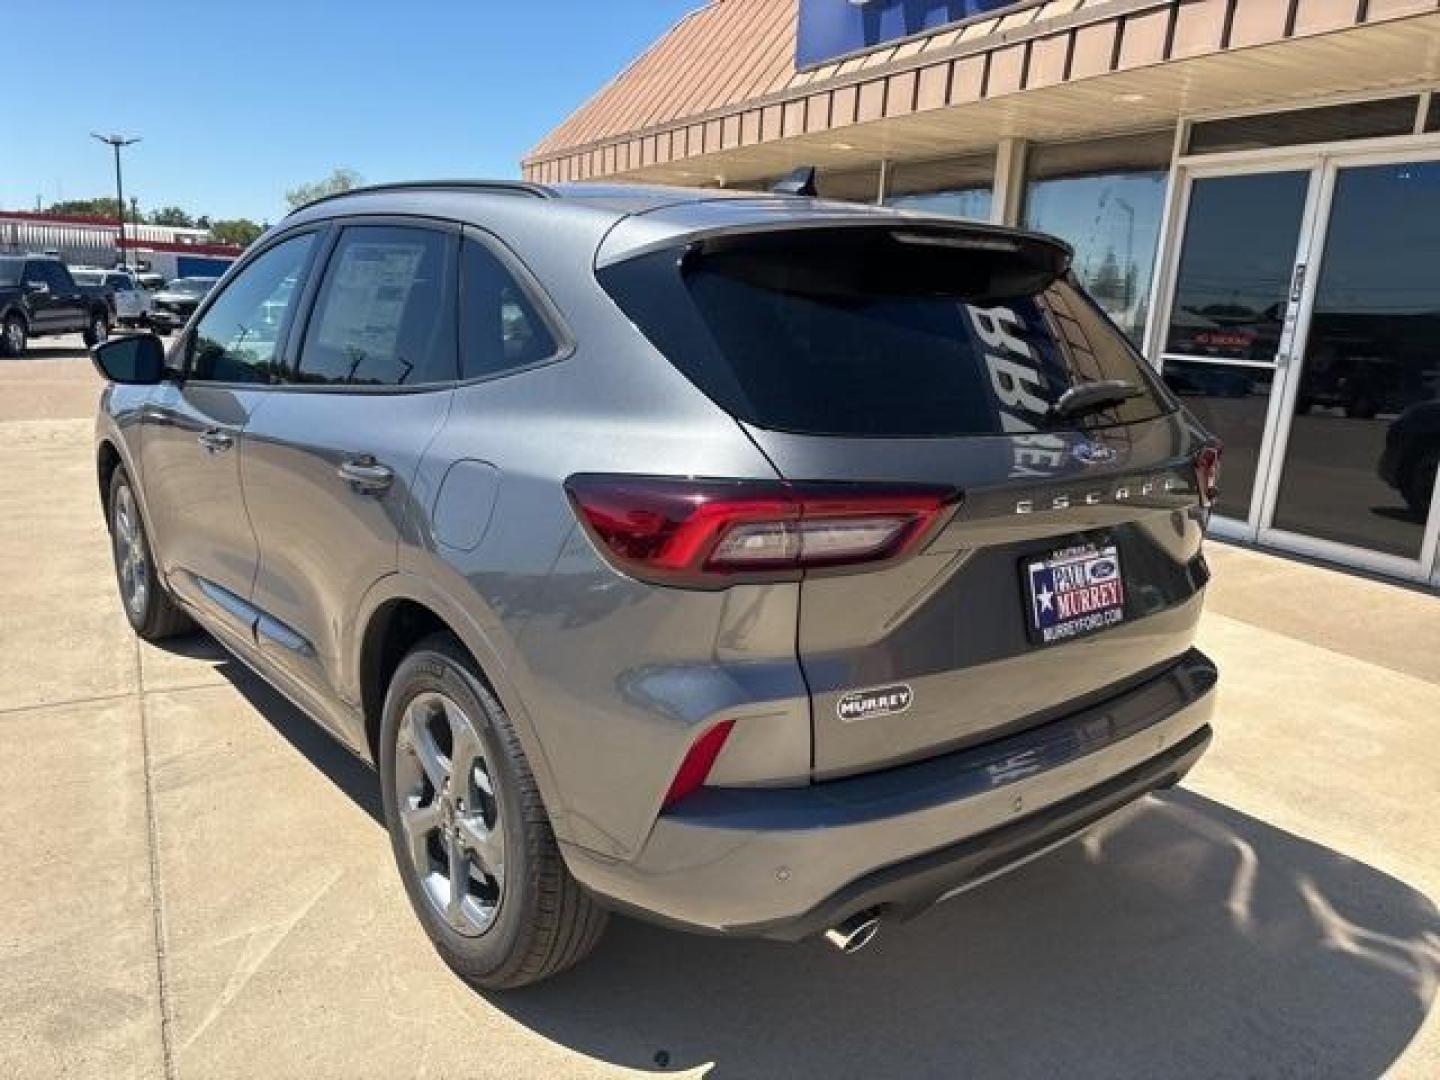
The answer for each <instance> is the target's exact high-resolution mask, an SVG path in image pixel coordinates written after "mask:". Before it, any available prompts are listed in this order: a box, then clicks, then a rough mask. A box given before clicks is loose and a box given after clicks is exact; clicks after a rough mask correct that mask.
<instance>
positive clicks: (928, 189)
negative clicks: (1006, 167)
mask: <svg viewBox="0 0 1440 1080" xmlns="http://www.w3.org/2000/svg"><path fill="white" fill-rule="evenodd" d="M994 183H995V155H994V154H975V155H970V156H968V157H957V158H943V159H941V160H938V161H913V162H912V161H901V162H895V163H893V164H892V165H891V166H890V172H889V175H888V176H887V177H886V185H885V186H886V195H885V205H886V206H895V207H899V208H900V209H902V210H923V211H925V212H926V213H930V214H945V215H947V216H949V217H957V218H965V219H967V220H969V221H989V220H990V205H991V197H992V193H993V186H994Z"/></svg>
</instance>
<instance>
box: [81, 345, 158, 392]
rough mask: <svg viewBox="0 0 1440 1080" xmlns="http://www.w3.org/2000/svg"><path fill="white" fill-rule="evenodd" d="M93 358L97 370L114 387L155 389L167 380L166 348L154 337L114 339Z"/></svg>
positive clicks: (103, 346)
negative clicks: (117, 384) (118, 384)
mask: <svg viewBox="0 0 1440 1080" xmlns="http://www.w3.org/2000/svg"><path fill="white" fill-rule="evenodd" d="M90 356H91V359H92V360H93V361H94V364H95V370H96V371H98V372H99V373H100V374H101V376H102V377H104V378H105V379H108V380H109V381H110V382H112V383H120V384H121V385H124V386H154V385H155V384H156V383H158V382H160V381H161V380H162V379H163V378H164V377H165V346H164V345H162V344H161V343H160V339H159V338H158V337H156V336H155V335H154V334H132V335H131V336H129V337H117V338H111V339H110V340H109V341H107V342H105V343H104V344H102V345H97V346H95V348H93V349H92V350H90Z"/></svg>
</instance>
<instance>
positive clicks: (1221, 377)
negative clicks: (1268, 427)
mask: <svg viewBox="0 0 1440 1080" xmlns="http://www.w3.org/2000/svg"><path fill="white" fill-rule="evenodd" d="M1274 379H1275V369H1274V367H1273V366H1271V365H1269V364H1216V363H1210V362H1206V361H1204V360H1182V359H1179V358H1177V357H1173V356H1170V357H1166V358H1165V385H1167V386H1168V387H1170V389H1171V390H1172V391H1174V392H1175V394H1176V395H1178V396H1179V398H1180V400H1181V402H1183V403H1184V405H1185V407H1186V408H1187V409H1189V410H1190V411H1191V412H1192V413H1194V414H1195V418H1196V419H1198V420H1199V421H1200V423H1202V424H1203V425H1205V429H1206V430H1207V431H1209V432H1211V433H1212V434H1214V435H1216V436H1218V437H1219V439H1220V441H1221V442H1222V443H1224V445H1225V466H1224V471H1223V473H1222V482H1221V484H1220V496H1219V498H1218V499H1216V500H1215V512H1216V513H1217V514H1219V515H1221V516H1222V517H1228V518H1234V519H1235V520H1237V521H1245V520H1247V519H1248V518H1249V517H1250V498H1251V496H1252V495H1253V494H1254V492H1255V470H1256V466H1257V465H1258V464H1259V461H1260V446H1261V443H1262V442H1263V440H1264V437H1265V414H1266V411H1267V410H1268V409H1269V407H1270V390H1271V384H1272V383H1273V382H1274Z"/></svg>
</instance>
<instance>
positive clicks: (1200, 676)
mask: <svg viewBox="0 0 1440 1080" xmlns="http://www.w3.org/2000/svg"><path fill="white" fill-rule="evenodd" d="M1216 677H1217V676H1216V670H1215V667H1214V665H1213V664H1211V663H1210V661H1209V660H1207V659H1206V658H1205V657H1204V656H1203V655H1201V654H1200V653H1199V652H1198V651H1195V650H1191V651H1190V652H1188V653H1187V654H1185V656H1183V657H1181V658H1180V659H1179V660H1178V661H1176V662H1175V663H1174V664H1173V665H1171V666H1169V667H1167V668H1165V669H1164V670H1162V671H1160V672H1158V673H1157V674H1155V675H1154V676H1153V677H1151V678H1149V679H1147V680H1145V681H1144V682H1142V683H1140V684H1139V685H1137V686H1132V687H1130V688H1129V689H1127V690H1125V691H1124V692H1123V693H1120V694H1118V695H1116V696H1114V697H1111V698H1109V699H1107V700H1105V701H1102V702H1099V703H1097V704H1095V705H1093V706H1091V707H1089V708H1087V709H1084V710H1081V711H1079V712H1076V713H1073V714H1071V715H1069V716H1066V717H1064V718H1062V719H1059V720H1055V721H1052V722H1050V723H1047V724H1044V725H1042V726H1040V727H1038V728H1034V729H1031V730H1029V731H1025V732H1022V733H1020V734H1018V735H1014V736H1011V737H1009V738H1005V739H1001V740H997V741H996V742H993V743H988V744H985V745H983V746H978V747H972V748H970V749H967V750H962V751H958V752H956V753H953V754H947V755H945V756H943V757H939V758H934V759H931V760H929V761H923V762H918V763H916V764H912V765H905V766H901V767H898V768H893V769H887V770H884V771H882V772H878V773H871V774H866V775H864V776H858V777H851V778H847V779H843V780H834V781H828V782H825V783H819V784H812V785H810V786H809V787H803V788H777V789H760V788H748V789H741V788H728V789H722V788H713V789H707V790H706V791H704V792H701V793H699V794H697V795H695V796H693V797H692V798H690V799H688V800H687V801H686V802H685V803H684V804H683V805H682V807H681V808H679V809H678V810H677V811H676V812H671V813H668V814H665V815H664V816H662V817H661V818H660V819H659V820H658V821H657V822H656V824H655V828H654V830H653V831H652V833H651V835H650V837H649V839H648V840H647V842H646V844H645V846H644V847H643V849H642V850H641V852H640V853H639V855H638V856H637V857H636V858H635V859H634V860H632V861H629V862H618V861H613V860H606V859H602V858H600V857H598V856H595V855H594V854H593V853H590V852H588V851H585V850H583V849H579V848H571V847H568V846H567V848H566V850H565V855H566V860H567V862H568V864H569V866H570V869H571V871H572V872H573V873H574V874H575V876H576V877H577V878H578V879H579V880H580V881H581V882H582V883H584V884H585V885H586V886H587V887H588V888H590V889H591V890H592V891H594V892H596V893H597V894H599V895H600V896H601V897H602V898H604V899H606V900H608V901H609V902H610V903H611V904H612V905H613V906H615V907H617V908H619V909H621V910H627V911H631V912H633V913H635V914H638V915H640V916H641V917H644V918H648V919H651V920H654V921H659V922H662V923H665V924H668V925H674V926H679V927H683V928H686V929H692V930H699V931H704V932H711V933H725V934H736V935H746V936H761V937H771V938H779V939H783V940H797V939H799V938H802V937H805V936H807V935H809V934H812V933H815V932H817V931H819V930H823V929H824V928H826V927H828V926H832V925H834V924H835V923H837V922H839V921H841V920H842V919H844V918H845V917H846V916H847V915H850V914H853V913H855V912H858V911H863V910H866V909H868V908H872V907H883V908H885V909H886V913H887V915H888V916H889V917H896V918H905V917H908V916H910V915H913V914H915V913H917V912H919V911H922V910H924V909H925V908H927V907H928V906H930V905H931V904H933V903H934V902H935V901H936V900H938V899H940V898H942V897H944V896H945V895H947V894H950V893H953V892H956V891H958V890H962V889H964V888H966V887H967V886H969V885H973V884H976V883H978V882H980V881H983V880H985V879H988V878H990V877H993V876H995V875H996V874H998V873H1000V872H1002V871H1004V870H1005V869H1008V868H1010V867H1012V866H1015V865H1018V864H1019V863H1022V862H1024V861H1026V860H1027V859H1028V858H1031V857H1033V856H1034V855H1036V854H1039V853H1042V852H1044V851H1045V850H1047V849H1049V848H1050V847H1053V846H1055V845H1057V844H1059V843H1061V842H1063V841H1064V840H1066V839H1069V838H1070V837H1073V836H1075V835H1077V834H1078V833H1080V832H1083V831H1084V830H1085V829H1086V828H1088V827H1089V826H1090V825H1092V824H1094V823H1095V822H1097V821H1099V820H1101V819H1102V818H1104V817H1107V816H1108V815H1110V814H1112V813H1114V812H1115V811H1116V810H1119V809H1121V808H1122V807H1124V806H1126V805H1128V804H1129V803H1131V802H1134V801H1135V800H1136V799H1138V798H1140V797H1141V796H1143V795H1145V794H1146V793H1147V792H1149V791H1153V790H1155V789H1157V788H1163V787H1168V786H1170V785H1172V784H1174V783H1175V782H1177V781H1178V780H1179V779H1180V778H1181V777H1182V776H1184V775H1185V773H1186V772H1187V771H1188V770H1189V769H1190V767H1191V766H1192V765H1194V763H1195V761H1196V760H1198V759H1199V757H1200V756H1201V754H1203V753H1204V751H1205V748H1206V746H1207V745H1208V743H1209V741H1210V728H1209V720H1210V716H1211V713H1212V712H1213V709H1214V700H1215V695H1214V686H1215V683H1216Z"/></svg>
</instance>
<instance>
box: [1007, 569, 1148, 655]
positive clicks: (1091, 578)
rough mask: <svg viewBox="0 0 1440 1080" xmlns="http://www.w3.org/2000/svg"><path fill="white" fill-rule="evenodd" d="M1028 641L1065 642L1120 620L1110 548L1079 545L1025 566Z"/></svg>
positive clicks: (1119, 586)
mask: <svg viewBox="0 0 1440 1080" xmlns="http://www.w3.org/2000/svg"><path fill="white" fill-rule="evenodd" d="M1025 580H1026V584H1027V586H1028V590H1027V592H1028V596H1027V599H1028V600H1029V604H1030V632H1031V636H1032V637H1033V638H1034V639H1035V640H1037V641H1039V642H1042V643H1043V644H1046V645H1049V644H1051V643H1053V642H1057V641H1068V640H1069V639H1070V638H1074V637H1080V636H1082V635H1084V634H1091V633H1094V632H1095V631H1097V630H1103V629H1105V628H1106V627H1107V626H1114V625H1115V624H1116V623H1118V622H1121V621H1123V620H1124V618H1125V580H1124V578H1123V577H1121V574H1120V552H1119V551H1118V550H1117V549H1116V547H1115V545H1114V544H1080V545H1078V546H1076V547H1068V548H1062V549H1061V550H1059V551H1054V552H1051V553H1050V554H1049V555H1047V556H1045V557H1044V558H1043V559H1033V560H1030V561H1028V562H1027V563H1026V564H1025Z"/></svg>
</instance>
